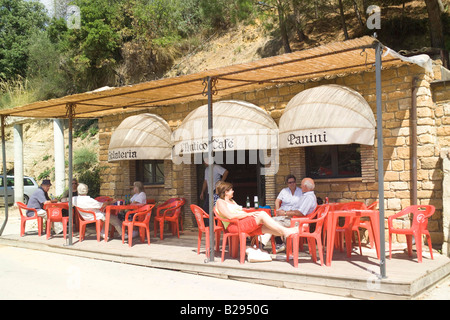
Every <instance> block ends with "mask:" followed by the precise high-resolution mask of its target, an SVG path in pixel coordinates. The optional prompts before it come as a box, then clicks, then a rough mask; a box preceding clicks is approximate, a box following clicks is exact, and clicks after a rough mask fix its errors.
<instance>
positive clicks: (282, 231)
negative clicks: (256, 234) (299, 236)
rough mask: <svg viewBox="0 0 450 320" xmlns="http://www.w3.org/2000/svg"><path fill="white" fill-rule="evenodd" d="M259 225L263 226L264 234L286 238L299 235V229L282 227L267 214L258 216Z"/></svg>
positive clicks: (256, 218)
mask: <svg viewBox="0 0 450 320" xmlns="http://www.w3.org/2000/svg"><path fill="white" fill-rule="evenodd" d="M255 220H256V223H257V224H262V225H263V226H262V228H261V229H262V230H261V231H262V232H263V233H271V234H273V235H274V236H284V237H288V236H290V235H291V234H294V233H298V228H297V227H293V228H285V227H283V226H282V225H280V224H279V223H278V222H276V221H275V220H273V219H272V218H271V217H269V216H268V215H267V214H266V213H261V214H258V215H256V217H255Z"/></svg>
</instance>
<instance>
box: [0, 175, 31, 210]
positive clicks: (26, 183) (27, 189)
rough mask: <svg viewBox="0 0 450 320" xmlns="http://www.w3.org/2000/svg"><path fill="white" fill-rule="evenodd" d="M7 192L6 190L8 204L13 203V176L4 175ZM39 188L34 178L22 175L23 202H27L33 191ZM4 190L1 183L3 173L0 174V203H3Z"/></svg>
mask: <svg viewBox="0 0 450 320" xmlns="http://www.w3.org/2000/svg"><path fill="white" fill-rule="evenodd" d="M6 181H7V188H6V190H7V192H8V205H12V204H13V203H14V176H6ZM38 188H39V185H38V184H37V182H36V180H34V179H33V178H31V177H23V203H24V204H27V203H28V200H29V199H30V197H31V195H32V194H33V192H35V191H36V190H37V189H38ZM4 198H5V191H4V183H3V175H1V176H0V205H2V206H4V205H5V199H4Z"/></svg>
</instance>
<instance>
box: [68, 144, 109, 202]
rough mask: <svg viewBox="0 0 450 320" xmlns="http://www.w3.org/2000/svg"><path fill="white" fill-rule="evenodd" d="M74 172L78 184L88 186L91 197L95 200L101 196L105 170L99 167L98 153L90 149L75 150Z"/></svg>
mask: <svg viewBox="0 0 450 320" xmlns="http://www.w3.org/2000/svg"><path fill="white" fill-rule="evenodd" d="M73 170H74V173H75V176H77V177H78V182H81V183H84V184H86V185H87V186H88V188H89V195H90V196H91V197H94V198H95V197H97V196H99V194H100V185H101V181H102V180H101V174H102V171H103V168H102V167H100V166H99V163H98V158H97V154H96V152H95V151H93V150H90V149H89V148H80V149H77V150H75V152H74V155H73Z"/></svg>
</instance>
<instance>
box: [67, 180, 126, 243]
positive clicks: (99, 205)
mask: <svg viewBox="0 0 450 320" xmlns="http://www.w3.org/2000/svg"><path fill="white" fill-rule="evenodd" d="M77 192H78V196H75V197H73V198H72V199H73V200H72V204H73V206H75V207H79V208H81V209H85V210H89V211H93V212H95V218H96V220H99V219H100V220H102V221H105V214H104V212H103V210H104V208H105V207H106V206H107V205H110V204H112V203H113V202H115V200H111V201H106V202H100V201H97V200H95V199H93V198H91V197H90V196H88V195H87V194H88V186H87V185H85V184H84V183H80V184H79V185H78V188H77ZM80 214H81V216H82V217H83V219H85V220H88V221H89V220H92V216H91V215H85V214H83V213H82V212H80ZM109 223H110V224H111V225H112V226H113V227H114V228H115V229H116V231H117V232H118V233H119V235H120V236H121V237H122V223H121V221H120V220H119V218H118V217H117V216H116V215H111V216H110V217H109ZM101 236H102V237H104V236H105V233H104V230H102V233H101Z"/></svg>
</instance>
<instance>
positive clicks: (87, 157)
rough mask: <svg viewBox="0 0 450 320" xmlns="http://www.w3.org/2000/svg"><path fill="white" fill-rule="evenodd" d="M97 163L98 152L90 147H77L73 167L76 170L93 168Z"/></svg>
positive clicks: (81, 170)
mask: <svg viewBox="0 0 450 320" xmlns="http://www.w3.org/2000/svg"><path fill="white" fill-rule="evenodd" d="M97 163H98V159H97V154H96V153H95V152H94V151H92V150H90V149H89V148H86V147H84V148H80V149H77V150H75V152H74V154H73V169H74V170H75V171H76V172H84V171H88V170H91V169H92V168H94V167H95V166H96V165H97Z"/></svg>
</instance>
